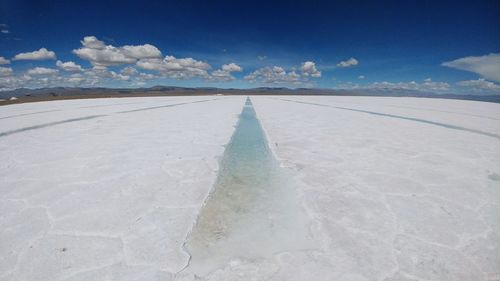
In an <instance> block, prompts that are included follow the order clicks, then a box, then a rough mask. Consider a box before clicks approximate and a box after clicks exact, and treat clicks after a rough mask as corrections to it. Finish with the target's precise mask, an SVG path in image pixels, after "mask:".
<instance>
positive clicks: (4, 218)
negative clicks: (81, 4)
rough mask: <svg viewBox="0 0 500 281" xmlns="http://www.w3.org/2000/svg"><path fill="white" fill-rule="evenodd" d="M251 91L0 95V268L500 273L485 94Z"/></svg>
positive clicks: (175, 275) (497, 171)
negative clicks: (25, 98) (251, 119)
mask: <svg viewBox="0 0 500 281" xmlns="http://www.w3.org/2000/svg"><path fill="white" fill-rule="evenodd" d="M250 100H251V102H249V101H246V97H241V96H236V97H219V96H217V97H212V96H207V97H147V98H120V99H95V100H90V99H88V100H71V101H52V102H39V103H27V104H19V105H9V106H2V107H0V159H1V162H0V280H18V281H20V280H43V281H45V280H51V281H56V280H67V281H69V280H72V281H76V280H82V281H83V280H85V281H88V280H144V281H147V280H196V279H197V280H356V281H358V280H359V281H362V280H387V281H389V280H498V279H500V105H499V104H493V103H483V102H471V101H458V100H439V99H417V98H370V97H313V96H260V97H258V96H251V97H250ZM250 103H251V104H252V105H253V110H254V111H255V112H254V113H252V114H254V116H255V118H256V122H257V123H258V124H259V125H258V127H255V123H252V124H251V126H250V127H251V129H249V130H254V132H262V137H260V138H259V139H256V140H252V141H250V142H247V143H249V144H246V142H244V141H243V142H237V141H238V139H242V140H245V139H247V138H248V135H246V134H248V133H249V132H251V131H243V133H241V131H239V130H238V128H240V127H238V126H239V125H243V124H244V123H242V122H243V121H242V120H240V119H239V114H240V113H242V111H243V110H244V109H245V108H247V110H248V107H249V105H250ZM245 104H246V106H244V105H245ZM243 113H245V111H243ZM235 128H236V129H235ZM240 129H241V128H240ZM237 132H240V133H239V134H237ZM241 134H242V135H241ZM252 135H254V134H252ZM261 141H263V142H265V144H266V145H267V148H268V149H267V148H265V149H264V148H262V147H263V146H261V145H260V144H259V143H260V142H261ZM241 144H243V147H240V146H241ZM253 144H256V148H255V147H251V146H252V145H253ZM226 147H227V149H225V148H226ZM230 148H231V149H230ZM252 149H255V151H257V152H255V153H260V154H254V152H252ZM240 151H241V153H242V154H241V161H251V164H250V162H244V163H249V166H246V165H244V164H242V163H241V162H238V159H239V158H238V157H237V156H238V153H240ZM252 155H253V156H255V155H262V156H258V157H261V158H262V159H261V158H259V159H254V158H255V157H253V158H252ZM264 158H265V159H264ZM228 159H229V160H228ZM249 159H250V160H249ZM263 159H264V160H263ZM248 167H256V169H257V170H258V172H257V173H255V171H254V172H248V174H245V172H244V171H245V168H248ZM235 170H236V171H235ZM252 170H253V169H252ZM242 171H243V175H242V174H241V173H242ZM245 175H251V177H254V178H255V181H252V180H251V177H246V176H245ZM259 175H262V176H259ZM221 182H222V185H221ZM267 182H268V183H267ZM233 183H236V185H235V186H236V187H234V188H233V187H232V186H233ZM248 183H250V184H248ZM220 186H222V187H220ZM252 187H253V188H255V187H257V188H258V191H254V190H251V188H252ZM266 188H268V189H269V192H266ZM214 189H215V190H214ZM287 191H288V192H287ZM240 205H241V208H240V207H239V206H240ZM291 216H293V218H296V219H290V218H291ZM212 219H213V220H214V225H211V224H210V221H211V220H212ZM287 231H288V232H287ZM302 231H303V232H304V233H302ZM267 234H269V235H267ZM200 241H201V242H200ZM274 243H275V244H276V245H278V246H274ZM200 245H201V246H200ZM206 245H209V246H206ZM204 249H206V252H204V251H205V250H204ZM190 251H192V252H193V253H190Z"/></svg>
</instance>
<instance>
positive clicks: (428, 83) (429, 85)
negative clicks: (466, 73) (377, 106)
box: [339, 78, 450, 92]
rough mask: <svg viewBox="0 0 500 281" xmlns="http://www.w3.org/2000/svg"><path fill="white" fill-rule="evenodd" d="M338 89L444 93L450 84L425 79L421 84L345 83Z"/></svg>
mask: <svg viewBox="0 0 500 281" xmlns="http://www.w3.org/2000/svg"><path fill="white" fill-rule="evenodd" d="M339 87H340V88H346V89H380V90H384V89H388V90H416V91H428V92H446V91H449V90H450V84H448V83H447V82H438V81H433V80H432V79H431V78H427V79H425V80H423V81H422V82H416V81H409V82H388V81H382V82H374V83H370V84H365V85H360V84H356V83H352V82H349V83H345V84H340V85H339Z"/></svg>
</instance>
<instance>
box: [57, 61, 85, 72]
mask: <svg viewBox="0 0 500 281" xmlns="http://www.w3.org/2000/svg"><path fill="white" fill-rule="evenodd" d="M56 65H57V67H59V68H61V69H63V70H65V71H69V72H82V71H83V68H82V67H81V66H80V65H78V64H76V63H74V62H72V61H67V62H62V61H60V60H58V61H57V62H56Z"/></svg>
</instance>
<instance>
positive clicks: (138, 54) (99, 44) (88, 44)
mask: <svg viewBox="0 0 500 281" xmlns="http://www.w3.org/2000/svg"><path fill="white" fill-rule="evenodd" d="M81 43H82V47H81V48H79V49H75V50H73V53H74V54H75V55H77V56H78V57H80V58H81V59H84V60H88V61H89V62H90V63H91V64H92V65H94V66H99V65H100V66H112V65H120V64H131V63H135V62H137V60H140V59H151V58H160V57H161V52H160V50H159V49H158V48H156V47H155V46H153V45H150V44H144V45H135V46H131V45H125V46H122V47H114V46H112V45H106V44H105V43H104V42H103V41H101V40H99V39H97V38H96V37H95V36H86V37H84V38H83V40H82V41H81Z"/></svg>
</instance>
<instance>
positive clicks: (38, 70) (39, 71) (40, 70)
mask: <svg viewBox="0 0 500 281" xmlns="http://www.w3.org/2000/svg"><path fill="white" fill-rule="evenodd" d="M58 72H59V71H58V70H57V69H53V68H46V67H35V68H32V69H29V70H28V71H27V72H26V73H27V74H28V75H40V76H46V75H56V74H57V73H58Z"/></svg>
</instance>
